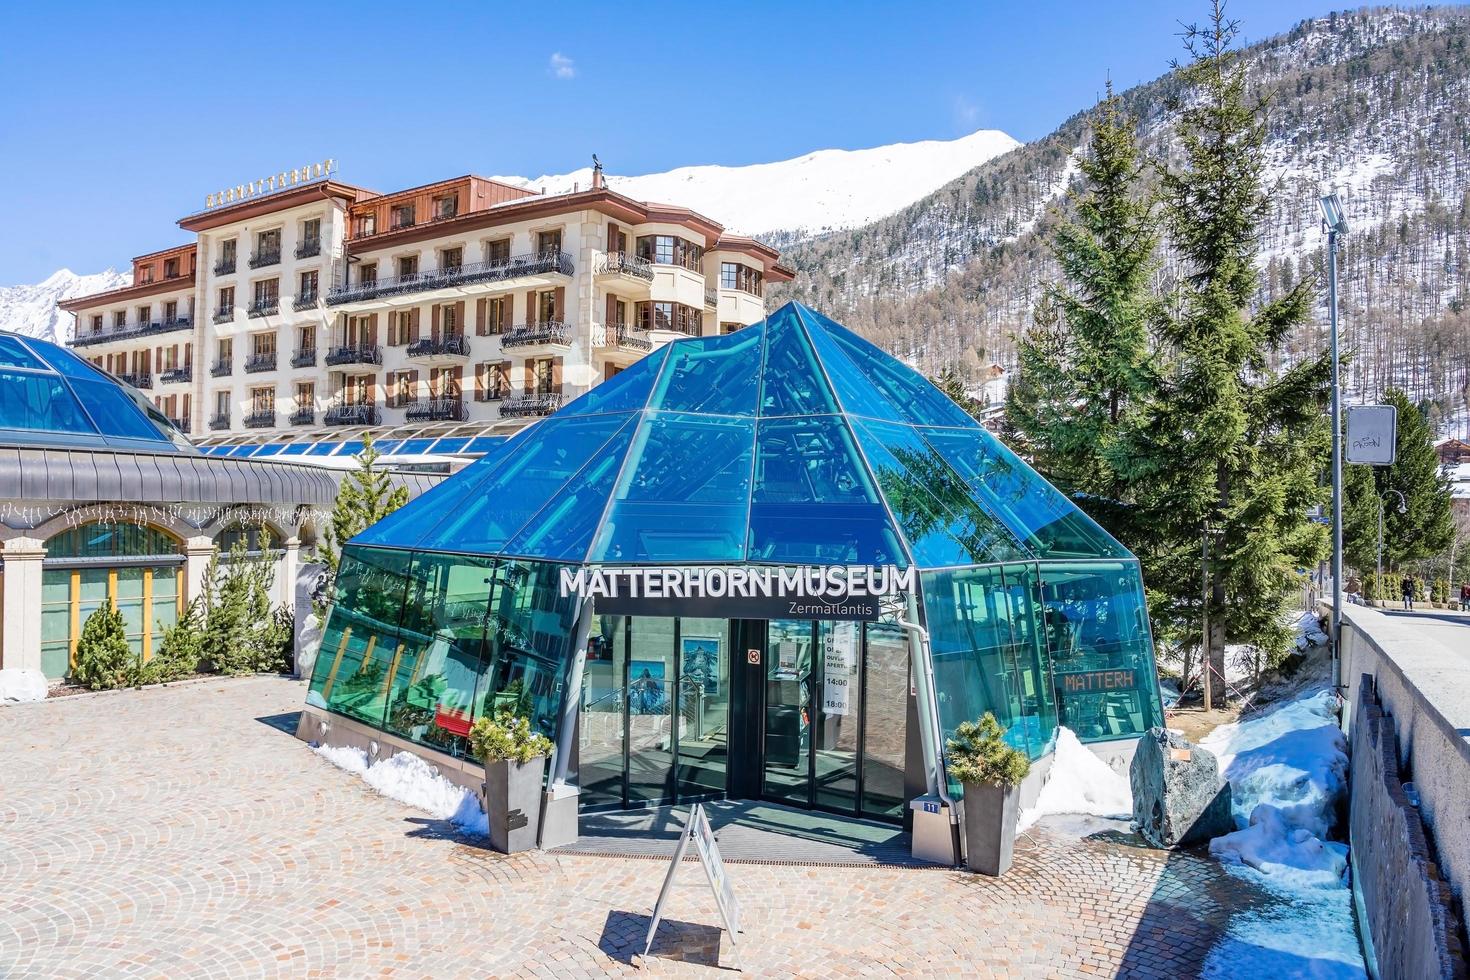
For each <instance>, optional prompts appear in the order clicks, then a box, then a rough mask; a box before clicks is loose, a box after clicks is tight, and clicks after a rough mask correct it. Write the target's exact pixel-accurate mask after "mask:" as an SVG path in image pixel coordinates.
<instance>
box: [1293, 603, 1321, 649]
mask: <svg viewBox="0 0 1470 980" xmlns="http://www.w3.org/2000/svg"><path fill="white" fill-rule="evenodd" d="M1293 627H1294V631H1295V633H1296V648H1297V649H1298V650H1305V649H1307V647H1320V646H1326V645H1327V634H1326V633H1324V632H1322V624H1321V623H1320V622H1319V621H1318V619H1317V614H1316V613H1309V612H1304V613H1302V614H1301V615H1300V616H1298V617H1297V620H1296V622H1295V623H1294V624H1293Z"/></svg>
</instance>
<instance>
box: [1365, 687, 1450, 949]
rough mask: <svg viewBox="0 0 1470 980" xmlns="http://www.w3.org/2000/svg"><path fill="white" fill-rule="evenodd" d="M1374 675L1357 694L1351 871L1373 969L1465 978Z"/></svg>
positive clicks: (1442, 886) (1444, 894) (1442, 887)
mask: <svg viewBox="0 0 1470 980" xmlns="http://www.w3.org/2000/svg"><path fill="white" fill-rule="evenodd" d="M1373 686H1374V685H1373V678H1372V677H1371V675H1366V674H1365V675H1363V676H1362V677H1360V679H1359V683H1358V685H1357V696H1356V698H1355V699H1354V702H1353V703H1354V715H1355V719H1354V723H1353V738H1352V759H1353V778H1352V802H1351V816H1350V818H1349V828H1350V837H1351V840H1352V847H1353V850H1352V854H1353V876H1354V884H1355V886H1356V888H1357V891H1358V892H1359V893H1360V894H1361V895H1362V902H1363V907H1364V908H1365V909H1366V911H1367V920H1368V921H1367V922H1366V923H1364V926H1365V928H1366V929H1367V932H1368V933H1369V935H1370V937H1371V939H1372V949H1373V951H1374V954H1375V958H1376V960H1377V967H1378V975H1379V976H1383V977H1446V978H1455V977H1460V978H1462V977H1464V976H1465V975H1466V974H1465V958H1464V947H1463V945H1462V943H1461V941H1460V937H1459V930H1458V928H1457V922H1456V919H1455V914H1454V908H1453V904H1454V903H1453V899H1452V896H1451V894H1450V889H1449V886H1448V884H1446V883H1445V882H1444V881H1443V879H1441V877H1440V873H1439V867H1438V866H1437V865H1436V863H1435V861H1434V857H1433V854H1432V852H1431V850H1430V846H1429V842H1428V840H1427V839H1426V837H1425V833H1424V825H1423V821H1421V820H1420V817H1419V811H1418V809H1417V808H1416V807H1414V806H1413V805H1412V804H1411V803H1410V802H1409V800H1408V798H1407V796H1406V795H1405V793H1404V789H1403V783H1404V778H1403V776H1404V774H1403V773H1402V772H1401V771H1400V769H1399V758H1398V745H1397V739H1396V738H1395V737H1394V731H1393V719H1392V718H1391V717H1389V716H1388V715H1385V714H1384V713H1383V710H1382V707H1381V706H1380V705H1379V703H1378V697H1377V695H1376V694H1375V692H1374V690H1373Z"/></svg>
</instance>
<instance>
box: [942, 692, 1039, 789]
mask: <svg viewBox="0 0 1470 980" xmlns="http://www.w3.org/2000/svg"><path fill="white" fill-rule="evenodd" d="M1005 733H1006V730H1005V729H1004V728H1002V727H1001V726H1000V722H998V721H996V720H995V715H993V714H991V713H990V712H989V711H987V712H985V714H984V716H982V717H981V719H980V720H979V721H978V722H975V721H966V722H961V723H960V726H959V727H958V728H956V729H955V733H954V738H952V739H950V740H949V741H948V742H946V743H945V749H946V753H947V757H948V762H949V774H950V775H951V776H953V777H954V778H955V779H958V780H959V781H960V782H962V783H972V784H977V785H978V784H982V783H989V784H991V785H993V786H1000V787H1003V788H1009V787H1012V786H1015V785H1017V784H1019V783H1020V782H1021V780H1023V779H1025V778H1026V774H1027V773H1029V772H1030V771H1031V760H1030V759H1028V758H1026V753H1024V752H1022V751H1021V750H1020V749H1017V748H1014V747H1012V746H1011V745H1010V744H1008V743H1007V742H1006V741H1005V737H1004V736H1005Z"/></svg>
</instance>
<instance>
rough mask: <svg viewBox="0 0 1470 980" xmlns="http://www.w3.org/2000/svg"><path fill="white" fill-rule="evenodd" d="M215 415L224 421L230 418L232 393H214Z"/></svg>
mask: <svg viewBox="0 0 1470 980" xmlns="http://www.w3.org/2000/svg"><path fill="white" fill-rule="evenodd" d="M214 414H215V415H217V416H219V417H220V418H222V419H227V418H229V417H230V393H229V392H228V391H216V392H215V393H214Z"/></svg>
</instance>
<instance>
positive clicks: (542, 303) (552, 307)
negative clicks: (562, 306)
mask: <svg viewBox="0 0 1470 980" xmlns="http://www.w3.org/2000/svg"><path fill="white" fill-rule="evenodd" d="M556 314H557V309H556V290H554V289H545V290H542V291H541V292H539V293H537V294H536V322H537V323H551V322H553V321H555V320H556Z"/></svg>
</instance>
